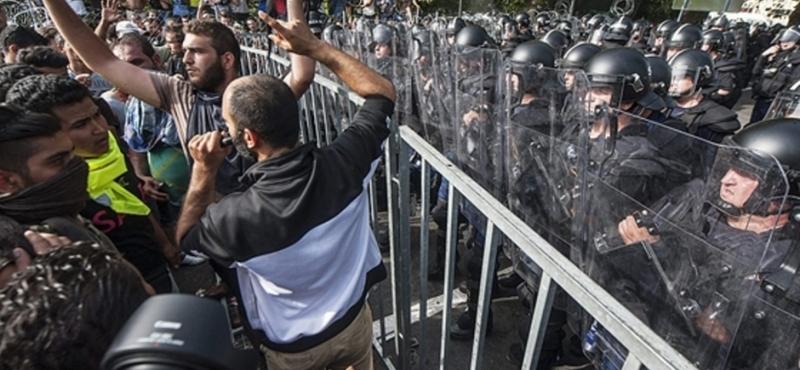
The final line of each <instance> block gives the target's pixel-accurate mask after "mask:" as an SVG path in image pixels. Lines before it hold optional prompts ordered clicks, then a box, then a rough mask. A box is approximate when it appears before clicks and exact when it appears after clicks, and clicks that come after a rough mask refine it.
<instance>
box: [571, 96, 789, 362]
mask: <svg viewBox="0 0 800 370" xmlns="http://www.w3.org/2000/svg"><path fill="white" fill-rule="evenodd" d="M634 109H635V108H634ZM593 124H594V125H598V126H599V127H594V129H593V132H595V133H597V132H605V134H599V135H597V136H596V137H595V138H593V139H592V140H591V142H592V145H590V150H589V159H588V160H587V161H585V162H583V163H586V167H584V168H581V170H580V171H581V174H582V175H579V176H578V177H579V178H581V179H584V181H585V183H584V184H583V186H582V189H585V193H584V194H583V196H585V197H586V199H585V202H579V204H582V205H583V206H584V207H585V208H583V209H582V211H580V212H578V214H579V215H580V217H576V225H575V227H574V230H575V231H576V233H577V234H576V242H577V243H581V245H582V251H583V252H584V259H585V261H586V264H585V270H586V272H587V274H588V275H589V276H590V277H592V279H594V280H595V281H597V282H598V283H599V284H600V285H601V286H603V287H604V288H605V289H606V290H607V291H608V292H609V293H610V294H611V295H612V296H614V297H615V298H617V299H618V300H619V301H620V302H621V303H622V304H623V305H625V306H626V307H627V308H628V309H629V310H630V311H631V312H632V313H634V314H635V315H636V316H637V317H638V318H639V319H640V320H642V322H643V323H645V324H646V325H647V326H649V327H650V328H651V329H652V330H653V331H654V332H655V333H656V334H658V335H660V336H661V337H662V338H663V339H664V340H665V341H667V343H669V344H670V345H671V346H672V347H674V348H675V349H677V350H678V351H679V352H680V353H682V354H683V355H684V356H685V357H686V358H687V359H689V360H690V361H692V362H694V363H696V364H698V367H699V368H701V369H722V368H724V366H725V363H726V361H727V360H728V357H729V356H730V354H731V353H732V346H733V343H734V342H735V340H736V339H737V336H738V335H741V332H742V331H741V330H740V324H741V322H742V316H743V314H744V312H745V308H746V302H747V300H748V295H749V293H750V292H751V290H752V289H754V288H756V287H757V286H758V284H759V282H758V273H757V271H758V270H759V264H760V261H761V258H762V256H764V255H765V253H766V252H767V251H768V250H769V249H770V242H771V240H772V238H771V235H772V234H773V233H774V230H773V225H767V226H764V225H763V222H764V219H765V218H764V217H765V216H766V215H769V214H770V212H780V211H781V210H785V207H786V204H787V203H786V194H787V192H786V189H787V180H786V176H785V173H783V172H782V170H781V166H780V164H779V163H778V162H777V161H776V160H775V159H774V158H772V157H770V156H768V155H767V156H765V155H763V153H759V152H758V151H756V150H751V149H746V148H743V147H741V146H739V145H736V144H735V143H733V142H730V143H727V144H723V145H717V144H713V143H711V142H708V141H704V140H701V139H698V138H696V137H694V136H691V135H688V134H686V133H685V132H683V131H680V130H675V129H673V128H671V127H669V126H666V125H662V124H659V123H656V122H652V121H648V120H646V119H644V118H641V117H639V116H636V115H633V114H631V113H629V112H626V111H622V110H619V109H615V108H609V109H608V110H607V113H606V114H599V115H597V116H596V119H595V122H594V123H593ZM603 126H608V127H612V126H616V130H613V129H601V128H602V127H603ZM611 132H615V133H616V136H613V137H612V136H611V135H610V133H611ZM608 148H613V150H611V151H609V150H608ZM592 331H593V332H592V336H591V339H592V341H591V343H587V345H586V346H585V348H584V350H585V351H586V352H587V356H589V357H590V358H591V359H593V361H594V362H595V364H596V366H597V367H598V368H600V369H620V368H621V367H622V364H623V362H624V358H625V355H626V354H627V351H626V350H625V349H624V347H622V346H621V345H620V344H619V342H617V341H616V340H615V339H614V337H613V335H611V334H610V333H608V332H606V331H605V329H604V328H602V325H597V326H595V327H594V328H593V329H592ZM587 338H588V337H587Z"/></svg>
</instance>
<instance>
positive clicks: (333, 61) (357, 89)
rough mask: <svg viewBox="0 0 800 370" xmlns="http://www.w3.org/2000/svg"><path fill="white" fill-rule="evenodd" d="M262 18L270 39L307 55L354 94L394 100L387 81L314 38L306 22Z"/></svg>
mask: <svg viewBox="0 0 800 370" xmlns="http://www.w3.org/2000/svg"><path fill="white" fill-rule="evenodd" d="M264 20H265V21H266V22H267V24H269V26H270V27H272V29H273V30H274V31H275V34H273V35H270V36H269V37H270V39H272V41H273V42H275V45H278V47H280V48H282V49H285V50H287V51H289V52H292V53H296V54H300V55H308V56H309V57H310V58H312V59H314V60H316V61H319V62H320V63H322V64H324V65H325V66H326V67H328V69H330V70H331V71H333V73H335V74H336V75H337V76H338V77H339V78H340V79H341V80H342V82H344V83H345V84H346V85H347V87H349V88H350V90H352V91H353V92H354V93H356V94H358V95H361V96H364V97H367V96H376V95H380V96H384V97H386V98H387V99H389V100H391V101H395V90H394V85H392V83H391V82H389V80H387V79H385V78H383V76H381V75H380V74H379V73H378V72H376V71H374V70H373V69H371V68H369V67H367V66H366V65H365V64H364V63H361V62H360V61H359V60H358V59H355V58H353V57H351V56H349V55H347V54H345V53H344V52H342V51H341V50H339V49H337V48H335V47H333V46H331V45H330V44H328V43H326V42H324V41H322V40H320V39H318V38H316V37H315V36H314V34H312V33H311V30H310V29H309V28H308V25H306V24H304V23H300V22H298V21H296V20H295V21H293V22H282V21H279V20H276V19H273V18H271V17H270V16H265V17H264Z"/></svg>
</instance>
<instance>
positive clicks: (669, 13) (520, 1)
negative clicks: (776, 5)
mask: <svg viewBox="0 0 800 370" xmlns="http://www.w3.org/2000/svg"><path fill="white" fill-rule="evenodd" d="M419 1H420V5H421V6H422V9H423V11H425V12H429V13H435V12H439V14H442V15H455V14H457V13H458V5H459V0H419ZM461 1H462V2H463V5H462V6H463V9H464V11H465V12H469V13H475V12H489V11H495V12H497V13H520V12H524V11H528V10H531V9H535V8H536V7H537V6H541V8H544V9H553V8H554V7H555V5H556V1H557V0H490V1H485V0H461ZM634 1H635V4H634V12H633V14H631V17H632V18H634V19H639V18H647V19H649V20H650V21H652V22H654V23H658V22H660V21H662V20H665V19H675V17H676V16H677V15H678V12H677V11H676V10H672V0H634ZM612 4H613V0H575V4H574V6H573V15H576V16H581V15H583V14H608V13H609V10H610V9H611V6H612ZM796 12H798V11H797V10H796ZM694 13H695V12H686V13H685V14H684V21H687V22H690V23H694V22H693V21H696V20H702V19H703V18H704V17H705V13H698V14H694ZM798 18H800V13H798Z"/></svg>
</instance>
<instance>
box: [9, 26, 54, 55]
mask: <svg viewBox="0 0 800 370" xmlns="http://www.w3.org/2000/svg"><path fill="white" fill-rule="evenodd" d="M0 38H2V40H3V50H8V47H9V46H11V45H17V47H18V48H20V49H23V48H27V47H30V46H35V45H42V46H46V45H47V42H48V41H47V39H46V38H44V37H43V36H42V35H40V34H38V33H36V31H34V30H32V29H30V28H28V27H24V26H17V25H13V24H10V25H8V27H6V28H5V29H4V30H3V32H2V33H0Z"/></svg>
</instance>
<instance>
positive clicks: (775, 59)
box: [750, 27, 800, 122]
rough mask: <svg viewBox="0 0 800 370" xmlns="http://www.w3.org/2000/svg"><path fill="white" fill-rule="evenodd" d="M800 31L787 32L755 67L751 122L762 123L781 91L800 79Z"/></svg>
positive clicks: (792, 28)
mask: <svg viewBox="0 0 800 370" xmlns="http://www.w3.org/2000/svg"><path fill="white" fill-rule="evenodd" d="M799 41H800V30H798V29H797V28H796V27H790V28H787V29H786V30H784V32H783V34H782V35H781V36H780V37H779V38H778V40H777V44H776V45H773V46H772V47H770V48H769V49H767V50H765V51H764V52H763V53H761V55H760V56H759V57H758V61H756V64H755V67H753V96H755V97H756V104H755V106H754V107H753V114H752V116H751V117H750V122H758V121H760V120H761V119H762V118H763V117H764V115H766V113H767V109H769V105H770V104H771V103H772V100H773V99H775V96H777V95H778V93H779V92H781V91H783V90H785V89H786V88H788V87H789V86H790V85H791V84H792V83H794V82H796V81H797V80H798V79H800V52H799V51H798V42H799Z"/></svg>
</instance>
